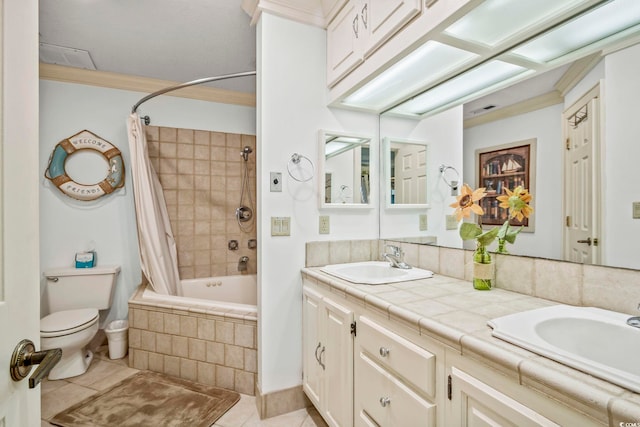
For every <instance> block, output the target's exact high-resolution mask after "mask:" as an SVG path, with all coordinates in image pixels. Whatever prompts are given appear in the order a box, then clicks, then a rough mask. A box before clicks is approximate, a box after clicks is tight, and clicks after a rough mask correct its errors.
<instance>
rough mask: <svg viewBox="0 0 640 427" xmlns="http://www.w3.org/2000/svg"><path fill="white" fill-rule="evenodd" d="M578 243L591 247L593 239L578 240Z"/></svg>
mask: <svg viewBox="0 0 640 427" xmlns="http://www.w3.org/2000/svg"><path fill="white" fill-rule="evenodd" d="M578 243H586V244H587V245H589V246H591V237H587V238H586V240H578Z"/></svg>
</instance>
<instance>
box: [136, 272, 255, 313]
mask: <svg viewBox="0 0 640 427" xmlns="http://www.w3.org/2000/svg"><path fill="white" fill-rule="evenodd" d="M178 290H179V292H180V294H181V296H176V295H163V294H158V293H156V292H155V291H154V290H153V289H152V288H151V286H147V287H146V288H145V289H144V292H143V293H142V295H141V300H143V301H149V302H155V303H159V304H163V305H170V306H171V307H176V306H178V307H188V308H191V309H192V310H197V309H201V310H204V311H206V312H208V313H213V314H226V315H231V316H232V315H233V314H239V315H244V316H249V317H251V316H253V317H254V318H255V317H256V315H257V307H256V302H257V299H258V292H257V278H256V275H255V274H246V275H241V276H240V275H238V276H222V277H207V278H202V279H187V280H181V281H180V285H179V289H178ZM232 317H233V316H232Z"/></svg>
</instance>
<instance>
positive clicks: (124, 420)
mask: <svg viewBox="0 0 640 427" xmlns="http://www.w3.org/2000/svg"><path fill="white" fill-rule="evenodd" d="M239 399H240V395H239V394H238V393H236V392H234V391H229V390H223V389H221V388H217V387H212V386H206V385H202V384H198V383H194V382H192V381H188V380H183V379H179V378H173V377H169V376H167V375H164V374H160V373H157V372H150V371H141V372H139V373H137V374H135V375H133V376H131V377H129V378H127V379H125V380H124V381H122V382H120V383H119V384H117V385H115V386H114V387H112V388H110V389H108V390H105V391H102V392H100V393H98V394H95V395H93V396H91V397H89V398H87V399H85V400H83V401H82V402H80V403H78V404H76V405H73V406H72V407H70V408H68V409H66V410H65V411H62V412H61V413H59V414H58V415H56V416H54V417H53V418H52V419H51V421H50V423H51V424H53V425H57V426H62V427H113V426H117V427H126V426H136V427H138V426H154V427H156V426H189V427H192V426H194V427H195V426H202V427H209V426H211V425H212V424H213V423H214V422H215V421H216V420H217V419H218V418H220V416H222V414H224V413H225V412H227V411H228V410H229V409H230V408H231V407H232V406H233V405H235V404H236V402H237V401H238V400H239Z"/></svg>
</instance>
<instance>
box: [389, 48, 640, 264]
mask: <svg viewBox="0 0 640 427" xmlns="http://www.w3.org/2000/svg"><path fill="white" fill-rule="evenodd" d="M638 75H640V44H630V43H627V45H626V46H615V48H611V49H608V50H607V51H604V52H599V53H597V54H595V55H590V56H589V57H587V58H576V61H575V62H573V63H568V64H565V65H563V66H561V67H558V68H556V69H552V70H550V71H547V72H546V73H544V74H541V75H535V76H533V77H531V78H530V79H528V80H524V81H522V82H520V83H517V84H515V85H512V86H510V87H508V88H506V89H502V90H499V91H496V92H495V93H490V94H486V95H483V96H482V97H481V98H477V99H474V100H472V101H468V102H467V103H466V104H464V105H459V106H456V107H453V108H452V109H450V110H447V111H444V112H442V113H439V114H437V115H433V116H430V117H428V118H424V119H414V120H413V124H412V125H410V126H405V128H406V129H407V131H406V132H405V133H403V132H401V131H400V130H401V127H399V126H398V125H397V121H398V120H400V119H398V118H397V117H394V116H392V115H389V114H383V115H381V117H380V134H381V135H390V136H391V135H392V136H393V138H394V139H403V138H407V139H408V138H412V139H426V140H428V141H429V150H430V155H429V157H430V161H431V162H435V163H434V164H435V165H437V164H440V163H445V164H447V165H452V166H454V167H456V168H458V170H460V171H462V174H461V175H462V176H461V183H462V182H464V183H468V184H469V185H470V186H471V187H474V188H475V187H477V186H478V184H479V183H478V182H477V180H478V176H479V173H478V170H477V166H476V161H477V159H476V153H477V151H478V150H481V151H486V150H491V149H493V147H500V146H503V145H504V144H510V143H513V142H515V141H523V140H530V139H535V140H536V141H537V143H536V148H535V149H536V153H535V154H536V158H537V162H536V163H537V164H536V166H535V170H533V169H532V171H531V173H532V176H533V177H534V178H535V182H536V187H535V193H533V196H534V200H535V213H534V215H535V224H536V227H535V231H534V232H532V233H521V234H520V235H519V236H518V239H517V240H516V243H515V244H514V245H511V246H510V247H509V250H510V252H511V253H512V254H514V255H527V256H536V257H544V258H551V259H559V260H566V259H567V257H566V256H565V254H564V253H563V246H565V243H566V242H565V241H564V239H565V237H564V236H565V235H566V225H565V224H566V223H567V218H566V213H565V210H566V208H565V205H566V204H567V203H568V202H567V198H566V196H565V194H566V193H567V191H566V190H565V189H564V183H565V181H566V180H567V174H570V173H571V171H570V170H569V168H570V166H568V165H566V164H565V161H564V159H565V153H566V151H567V149H566V146H567V145H566V140H565V138H566V137H565V136H564V135H566V132H567V129H572V128H573V127H574V126H575V125H576V120H575V117H573V118H571V117H565V116H564V115H563V112H565V111H571V109H572V108H573V109H576V108H578V107H576V106H575V104H576V103H578V101H579V100H580V99H581V98H582V97H584V96H585V94H589V93H595V94H596V95H595V101H593V102H592V101H589V107H588V116H587V118H585V120H586V121H591V122H592V123H593V125H594V126H593V127H592V128H590V129H591V131H589V133H588V134H586V135H585V137H589V138H591V137H594V138H598V139H599V147H598V146H597V145H596V146H595V148H594V150H595V151H594V153H593V154H594V155H595V156H594V163H592V164H591V167H593V171H594V178H596V179H597V178H598V176H599V180H597V182H596V184H595V185H594V188H593V189H592V193H593V195H594V197H595V200H596V203H595V204H594V205H593V206H592V207H586V208H584V210H586V211H588V212H587V213H588V215H587V216H589V215H594V216H597V217H598V220H599V226H598V227H597V228H598V229H596V230H595V233H597V235H596V234H594V235H592V236H591V242H593V239H594V238H598V246H597V247H594V245H591V249H593V250H595V251H597V252H598V254H599V258H598V259H596V260H595V261H594V263H598V264H602V265H609V266H615V267H626V268H634V269H640V257H638V256H637V254H638V253H640V239H634V238H632V236H640V218H638V219H635V218H634V215H633V206H634V203H636V202H640V192H638V191H637V183H638V182H640V168H638V167H637V159H639V158H640V144H638V142H637V141H638V136H639V135H640V121H639V120H637V117H635V116H636V115H637V114H636V112H637V99H640V79H638V78H637V76H638ZM403 120H407V119H406V118H405V119H403ZM427 121H430V123H431V124H432V125H431V126H430V128H431V129H432V128H433V126H434V125H435V126H441V127H442V132H441V135H440V136H437V135H435V136H434V135H433V133H432V134H430V135H428V134H427V133H426V132H424V129H426V126H424V123H425V122H427ZM390 129H393V131H390ZM391 132H393V133H391ZM385 152H386V151H382V154H383V155H384V154H385ZM446 156H449V157H448V160H447V159H446V158H445V157H446ZM432 166H433V165H432ZM596 195H597V197H596ZM454 200H455V199H454V196H452V195H450V194H449V189H448V188H446V186H445V185H444V184H442V185H441V184H440V183H439V182H437V179H436V182H432V185H431V186H430V200H429V205H430V208H429V210H428V216H429V223H428V230H426V231H425V232H424V234H422V233H419V232H415V233H411V232H408V231H407V230H406V228H405V229H402V226H401V225H399V223H400V222H401V221H414V219H413V218H411V217H406V218H400V217H394V216H393V215H394V212H389V211H388V210H385V209H381V210H380V215H381V219H380V224H381V237H389V236H397V237H401V235H402V234H404V237H413V236H415V237H421V236H424V235H436V236H437V238H438V244H440V245H442V246H451V247H463V246H464V244H463V242H462V241H461V240H460V238H459V236H458V232H457V229H454V228H448V227H446V224H445V221H446V220H445V218H446V216H447V215H449V214H451V212H452V209H451V208H450V207H449V204H450V203H452V202H453V201H454ZM396 227H397V230H402V231H398V232H396V231H395V229H396ZM630 237H631V238H630Z"/></svg>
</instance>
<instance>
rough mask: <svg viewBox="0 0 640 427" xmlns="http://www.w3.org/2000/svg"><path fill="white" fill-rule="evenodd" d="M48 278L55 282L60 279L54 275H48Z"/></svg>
mask: <svg viewBox="0 0 640 427" xmlns="http://www.w3.org/2000/svg"><path fill="white" fill-rule="evenodd" d="M47 280H48V281H50V282H54V283H55V282H57V281H58V280H60V279H58V278H57V277H53V276H47Z"/></svg>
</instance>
